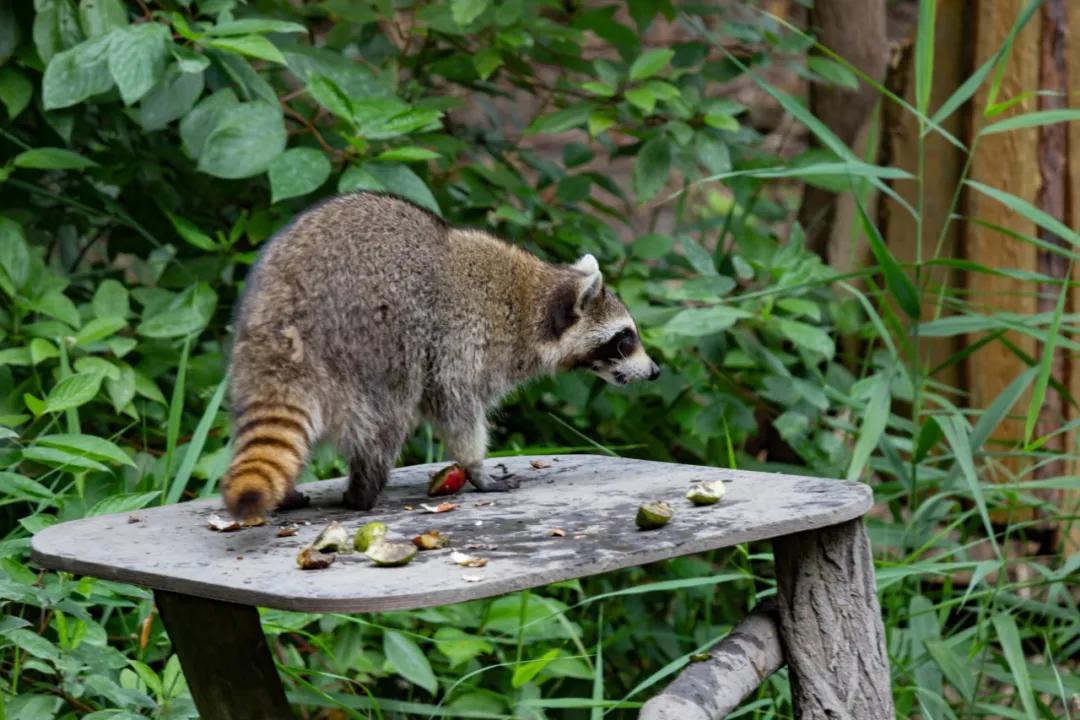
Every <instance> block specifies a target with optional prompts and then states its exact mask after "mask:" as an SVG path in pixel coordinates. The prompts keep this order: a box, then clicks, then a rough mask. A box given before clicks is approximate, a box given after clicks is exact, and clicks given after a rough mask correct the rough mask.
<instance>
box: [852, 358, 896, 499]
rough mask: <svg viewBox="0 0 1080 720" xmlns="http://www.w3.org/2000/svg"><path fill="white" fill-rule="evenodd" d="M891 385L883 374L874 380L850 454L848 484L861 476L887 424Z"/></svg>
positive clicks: (889, 379)
mask: <svg viewBox="0 0 1080 720" xmlns="http://www.w3.org/2000/svg"><path fill="white" fill-rule="evenodd" d="M891 384H892V383H891V378H890V377H889V376H888V375H885V374H884V373H882V374H878V375H877V376H876V377H875V378H874V386H873V387H872V388H871V389H870V400H869V401H868V402H867V403H866V415H865V416H864V418H863V424H862V427H861V428H859V440H858V442H856V443H855V450H854V451H853V452H852V453H851V464H850V465H848V471H847V479H848V481H849V482H853V481H856V480H858V479H859V478H860V477H861V476H862V471H863V468H865V467H866V463H867V461H868V460H869V459H870V453H872V452H873V451H874V448H876V447H877V444H878V441H879V440H881V434H882V433H883V432H885V426H886V425H888V423H889V406H890V404H891V402H890V401H891V399H892V398H891V395H890V393H889V386H890V385H891Z"/></svg>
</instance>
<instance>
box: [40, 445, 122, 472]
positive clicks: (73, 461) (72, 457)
mask: <svg viewBox="0 0 1080 720" xmlns="http://www.w3.org/2000/svg"><path fill="white" fill-rule="evenodd" d="M22 456H23V460H30V461H31V462H36V463H41V464H42V465H49V466H51V467H55V468H60V469H63V470H66V471H67V472H74V471H76V470H94V471H98V472H108V470H109V468H107V467H106V466H104V465H102V464H101V463H99V462H98V461H96V460H91V459H90V458H88V457H85V456H83V455H82V454H80V453H69V452H67V451H65V450H60V449H58V448H51V447H38V446H33V447H28V448H24V449H23V451H22Z"/></svg>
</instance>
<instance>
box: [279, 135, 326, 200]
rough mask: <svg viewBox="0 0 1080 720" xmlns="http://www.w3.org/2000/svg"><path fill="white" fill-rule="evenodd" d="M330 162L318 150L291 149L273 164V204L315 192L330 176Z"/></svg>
mask: <svg viewBox="0 0 1080 720" xmlns="http://www.w3.org/2000/svg"><path fill="white" fill-rule="evenodd" d="M331 170H332V168H331V167H330V161H329V160H327V158H326V154H325V153H323V152H322V151H321V150H316V149H314V148H291V149H289V150H286V151H285V152H283V153H281V154H280V155H278V156H277V158H276V159H275V160H274V162H272V163H270V170H269V175H270V191H271V195H272V198H271V202H274V203H276V202H278V201H279V200H284V199H286V198H291V197H299V196H301V195H307V194H308V193H310V192H314V191H315V190H317V189H318V188H319V186H320V185H322V184H323V183H324V182H326V178H328V177H330V171H331Z"/></svg>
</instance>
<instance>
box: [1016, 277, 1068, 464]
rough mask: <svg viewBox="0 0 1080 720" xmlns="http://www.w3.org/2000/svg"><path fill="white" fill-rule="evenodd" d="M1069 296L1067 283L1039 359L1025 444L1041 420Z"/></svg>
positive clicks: (1059, 296)
mask: <svg viewBox="0 0 1080 720" xmlns="http://www.w3.org/2000/svg"><path fill="white" fill-rule="evenodd" d="M1065 277H1067V278H1069V277H1072V263H1071V262H1070V263H1069V266H1068V270H1066V271H1065ZM1068 296H1069V289H1068V286H1067V285H1063V286H1062V287H1061V292H1059V293H1058V301H1057V307H1056V308H1055V309H1054V319H1053V321H1052V322H1051V323H1050V328H1049V330H1048V331H1047V333H1046V342H1045V343H1043V348H1042V357H1041V358H1040V359H1039V375H1038V376H1037V377H1036V378H1035V387H1034V388H1033V389H1032V391H1031V402H1030V403H1029V404H1028V413H1027V421H1026V422H1025V423H1024V444H1026V445H1028V446H1030V445H1031V436H1032V435H1033V434H1034V433H1035V425H1036V423H1038V421H1039V412H1040V411H1041V410H1042V406H1043V401H1045V400H1046V387H1047V385H1049V384H1050V371H1051V370H1052V369H1053V367H1054V352H1055V350H1056V348H1057V340H1058V328H1059V327H1060V326H1061V316H1062V315H1064V314H1065V299H1066V298H1067V297H1068Z"/></svg>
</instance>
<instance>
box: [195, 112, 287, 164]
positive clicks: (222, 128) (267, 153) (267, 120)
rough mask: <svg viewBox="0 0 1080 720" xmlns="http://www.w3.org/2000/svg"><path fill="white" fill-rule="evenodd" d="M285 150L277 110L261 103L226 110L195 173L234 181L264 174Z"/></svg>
mask: <svg viewBox="0 0 1080 720" xmlns="http://www.w3.org/2000/svg"><path fill="white" fill-rule="evenodd" d="M284 149H285V122H284V120H283V119H282V117H281V108H279V107H277V106H275V105H270V104H269V103H265V102H262V101H256V102H250V103H240V104H237V105H233V106H231V107H226V108H225V109H224V110H223V111H222V112H221V114H220V116H219V117H218V118H217V123H216V124H215V125H214V128H213V130H211V131H210V133H209V135H207V137H206V142H205V144H204V145H203V147H202V149H201V152H200V153H199V156H198V157H199V164H198V167H199V170H201V171H203V172H205V173H207V174H208V175H213V176H215V177H219V178H225V179H229V180H236V179H240V178H246V177H251V176H253V175H258V174H259V173H262V172H265V171H266V169H267V168H268V167H269V166H270V163H271V162H273V161H274V159H275V158H277V156H278V155H280V154H281V152H282V151H283V150H284Z"/></svg>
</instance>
